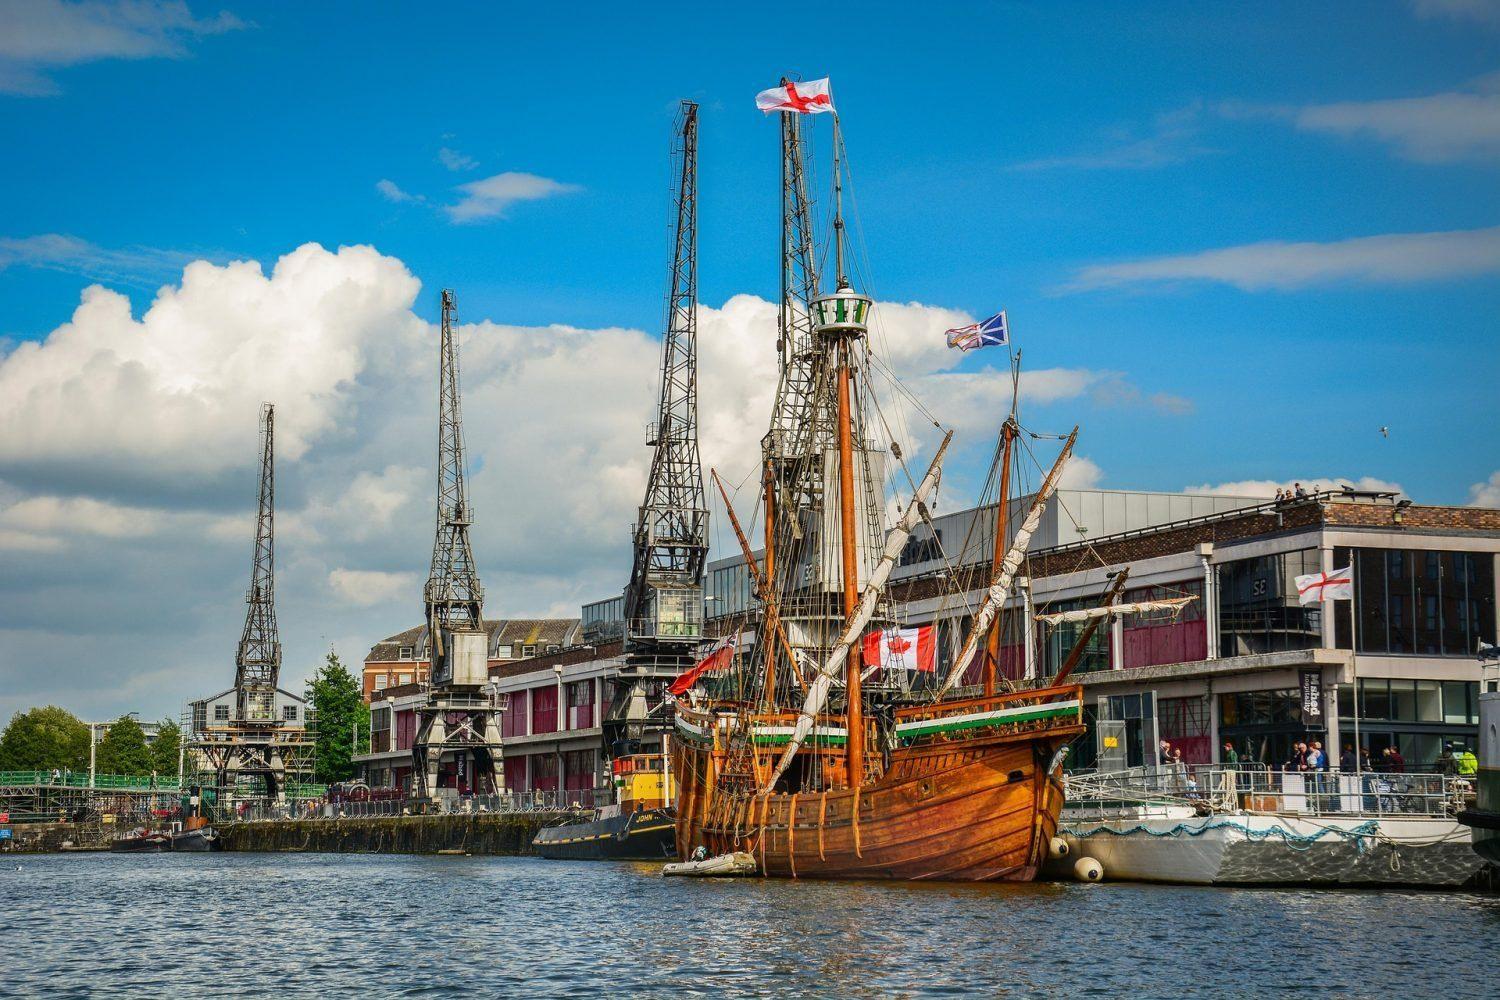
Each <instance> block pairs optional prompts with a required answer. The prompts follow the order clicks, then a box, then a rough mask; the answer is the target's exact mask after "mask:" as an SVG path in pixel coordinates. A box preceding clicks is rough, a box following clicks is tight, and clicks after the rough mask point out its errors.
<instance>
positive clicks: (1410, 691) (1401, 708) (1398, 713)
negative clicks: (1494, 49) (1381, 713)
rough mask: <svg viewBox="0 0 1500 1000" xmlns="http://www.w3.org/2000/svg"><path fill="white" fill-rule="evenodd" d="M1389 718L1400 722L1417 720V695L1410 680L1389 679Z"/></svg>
mask: <svg viewBox="0 0 1500 1000" xmlns="http://www.w3.org/2000/svg"><path fill="white" fill-rule="evenodd" d="M1391 718H1392V719H1396V720H1398V721H1400V722H1416V721H1417V695H1416V689H1415V686H1414V684H1413V682H1412V681H1407V680H1393V681H1391Z"/></svg>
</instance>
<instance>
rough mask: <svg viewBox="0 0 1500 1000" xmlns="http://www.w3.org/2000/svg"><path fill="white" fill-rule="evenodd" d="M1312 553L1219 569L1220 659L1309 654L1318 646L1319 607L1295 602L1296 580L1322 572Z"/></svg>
mask: <svg viewBox="0 0 1500 1000" xmlns="http://www.w3.org/2000/svg"><path fill="white" fill-rule="evenodd" d="M1320 562H1321V560H1320V557H1319V553H1318V550H1316V549H1299V550H1297V551H1295V552H1285V553H1278V554H1276V555H1270V556H1262V557H1259V558H1256V559H1237V560H1234V561H1231V562H1226V563H1221V564H1220V565H1219V566H1218V567H1217V574H1218V577H1217V579H1218V594H1219V653H1220V655H1221V656H1245V655H1249V654H1253V653H1270V652H1276V651H1279V650H1286V649H1312V648H1314V647H1315V646H1317V645H1318V644H1319V643H1320V642H1321V641H1322V607H1321V605H1316V604H1310V605H1307V606H1306V607H1304V606H1302V605H1301V604H1299V603H1298V602H1297V586H1296V583H1295V580H1296V578H1297V577H1298V576H1302V575H1304V574H1306V573H1316V572H1318V571H1319V569H1320Z"/></svg>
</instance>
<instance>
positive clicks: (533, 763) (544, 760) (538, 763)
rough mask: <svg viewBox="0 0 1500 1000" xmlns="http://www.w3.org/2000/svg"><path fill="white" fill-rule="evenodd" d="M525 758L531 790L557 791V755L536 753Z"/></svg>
mask: <svg viewBox="0 0 1500 1000" xmlns="http://www.w3.org/2000/svg"><path fill="white" fill-rule="evenodd" d="M526 760H527V762H528V763H527V773H528V774H529V775H530V781H531V788H532V790H539V791H544V792H555V791H557V755H556V754H550V753H537V754H532V755H531V756H530V757H527V758H526Z"/></svg>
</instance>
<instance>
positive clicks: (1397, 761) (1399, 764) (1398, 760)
mask: <svg viewBox="0 0 1500 1000" xmlns="http://www.w3.org/2000/svg"><path fill="white" fill-rule="evenodd" d="M1388 749H1389V750H1390V752H1391V773H1392V774H1405V773H1406V758H1405V757H1403V756H1401V751H1400V750H1397V749H1396V748H1395V747H1389V748H1388Z"/></svg>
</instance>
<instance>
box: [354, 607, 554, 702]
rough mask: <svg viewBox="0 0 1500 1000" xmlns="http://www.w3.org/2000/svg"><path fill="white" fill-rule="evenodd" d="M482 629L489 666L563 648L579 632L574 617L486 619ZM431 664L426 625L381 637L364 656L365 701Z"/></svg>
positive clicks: (410, 680) (416, 679)
mask: <svg viewBox="0 0 1500 1000" xmlns="http://www.w3.org/2000/svg"><path fill="white" fill-rule="evenodd" d="M484 630H485V631H486V632H487V633H489V647H490V648H489V662H490V666H491V667H497V666H500V665H501V664H504V663H509V662H511V661H513V660H523V659H526V658H528V657H532V656H536V655H538V654H544V653H548V652H556V651H557V650H559V649H566V648H567V647H569V646H574V645H577V643H578V640H579V635H580V631H579V620H578V619H577V618H505V619H499V620H494V621H490V620H486V621H485V623H484ZM431 665H432V659H431V655H430V654H429V652H428V649H427V626H425V625H418V626H416V627H415V628H409V629H407V630H406V631H405V632H397V633H396V634H395V635H393V636H390V637H389V638H386V639H382V640H380V641H379V642H377V643H376V644H375V645H374V646H372V647H370V652H369V654H368V655H367V656H366V657H365V666H364V675H363V687H364V698H365V701H366V702H369V701H371V700H372V699H373V698H374V696H375V695H376V693H377V692H382V691H384V690H385V689H387V688H397V687H402V686H405V685H408V684H421V683H423V682H425V681H426V680H427V671H428V669H429V668H430V667H431Z"/></svg>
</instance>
